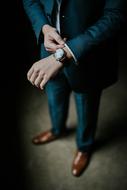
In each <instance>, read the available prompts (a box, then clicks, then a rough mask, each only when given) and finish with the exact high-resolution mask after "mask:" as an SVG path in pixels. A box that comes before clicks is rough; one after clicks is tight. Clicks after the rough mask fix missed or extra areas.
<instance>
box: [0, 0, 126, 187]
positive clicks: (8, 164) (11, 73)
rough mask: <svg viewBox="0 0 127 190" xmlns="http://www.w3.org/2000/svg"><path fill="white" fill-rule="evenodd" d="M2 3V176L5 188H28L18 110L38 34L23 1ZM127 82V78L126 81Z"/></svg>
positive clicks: (123, 68) (122, 45)
mask: <svg viewBox="0 0 127 190" xmlns="http://www.w3.org/2000/svg"><path fill="white" fill-rule="evenodd" d="M13 3H14V4H12V3H10V4H9V3H7V4H5V5H2V9H3V10H4V14H2V15H1V26H2V29H1V31H2V35H1V47H2V50H3V51H1V113H2V114H1V141H2V142H1V145H2V148H1V168H2V170H1V172H0V173H1V179H2V182H3V185H4V186H3V187H4V188H2V189H7V188H11V187H12V188H13V189H18V190H20V189H22V190H23V189H25V187H24V185H25V182H24V178H23V171H22V160H21V155H20V142H19V138H18V137H19V134H18V120H17V118H18V117H17V110H18V102H19V101H20V97H21V95H22V91H21V89H22V88H21V86H22V85H23V84H24V83H27V79H26V73H27V71H28V69H29V67H30V66H31V65H32V63H33V62H34V61H35V60H36V59H38V53H37V47H36V42H35V36H34V33H33V31H32V29H31V26H30V23H29V21H28V19H27V17H26V15H25V13H24V10H23V7H22V3H21V1H20V0H17V1H13ZM126 34H127V27H125V28H124V29H123V30H122V32H121V36H120V39H119V58H120V62H119V64H120V69H121V72H122V74H123V76H125V75H126V74H127V35H126ZM123 82H125V81H123Z"/></svg>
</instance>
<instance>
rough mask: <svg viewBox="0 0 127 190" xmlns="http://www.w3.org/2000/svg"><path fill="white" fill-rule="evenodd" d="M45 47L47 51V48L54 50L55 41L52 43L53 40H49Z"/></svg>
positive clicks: (55, 46)
mask: <svg viewBox="0 0 127 190" xmlns="http://www.w3.org/2000/svg"><path fill="white" fill-rule="evenodd" d="M45 49H46V50H47V51H49V50H50V51H56V49H57V45H56V44H55V43H53V42H49V43H48V44H46V45H45Z"/></svg>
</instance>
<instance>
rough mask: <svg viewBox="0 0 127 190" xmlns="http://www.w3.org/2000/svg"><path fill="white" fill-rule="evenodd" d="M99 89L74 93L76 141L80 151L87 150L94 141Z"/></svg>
mask: <svg viewBox="0 0 127 190" xmlns="http://www.w3.org/2000/svg"><path fill="white" fill-rule="evenodd" d="M100 96H101V90H96V91H89V92H87V93H75V102H76V108H77V115H78V127H77V136H76V142H77V147H78V149H79V150H80V151H89V150H91V148H92V145H93V142H94V136H95V131H96V126H97V117H98V110H99V102H100Z"/></svg>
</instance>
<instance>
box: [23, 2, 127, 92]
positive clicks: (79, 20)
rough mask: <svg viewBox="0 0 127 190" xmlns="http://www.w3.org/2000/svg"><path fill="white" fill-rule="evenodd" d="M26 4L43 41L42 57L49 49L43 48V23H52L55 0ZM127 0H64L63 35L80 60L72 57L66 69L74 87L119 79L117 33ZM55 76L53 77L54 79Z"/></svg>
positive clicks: (85, 87) (96, 85) (98, 85)
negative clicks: (75, 60)
mask: <svg viewBox="0 0 127 190" xmlns="http://www.w3.org/2000/svg"><path fill="white" fill-rule="evenodd" d="M23 4H24V8H25V10H26V13H27V15H28V17H29V19H30V21H31V23H32V27H33V30H34V31H35V34H36V38H37V43H38V44H39V45H40V52H41V58H42V57H46V56H48V55H49V53H48V52H47V51H46V50H45V48H44V41H43V35H42V32H41V29H42V26H43V25H44V24H50V25H52V26H54V25H53V22H52V17H53V5H54V0H23ZM125 7H126V0H62V5H61V12H60V20H61V36H62V37H66V38H67V45H68V46H69V47H70V49H71V50H72V52H73V53H74V55H75V56H76V58H77V60H78V62H79V64H78V66H77V65H76V64H75V62H74V60H72V61H69V62H68V64H66V66H65V67H64V69H63V70H64V73H65V75H66V77H67V79H68V81H69V83H70V85H71V87H72V89H73V90H74V91H77V92H82V91H85V90H88V89H91V88H105V87H107V86H109V85H111V84H113V83H114V82H116V80H117V68H118V67H117V65H118V53H117V37H118V32H119V30H120V27H121V24H123V22H124V20H125V15H124V8H125ZM52 80H53V79H52Z"/></svg>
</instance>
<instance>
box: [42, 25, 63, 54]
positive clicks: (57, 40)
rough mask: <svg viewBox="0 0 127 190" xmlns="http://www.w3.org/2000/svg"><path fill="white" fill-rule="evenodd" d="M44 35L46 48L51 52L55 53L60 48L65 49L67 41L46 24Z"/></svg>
mask: <svg viewBox="0 0 127 190" xmlns="http://www.w3.org/2000/svg"><path fill="white" fill-rule="evenodd" d="M42 33H43V34H44V46H45V49H46V50H47V51H49V52H52V53H54V52H55V51H56V50H57V49H59V48H64V44H65V40H63V39H62V38H61V36H60V35H59V34H58V33H57V30H56V28H54V27H52V26H50V25H48V24H46V25H44V26H43V28H42Z"/></svg>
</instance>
